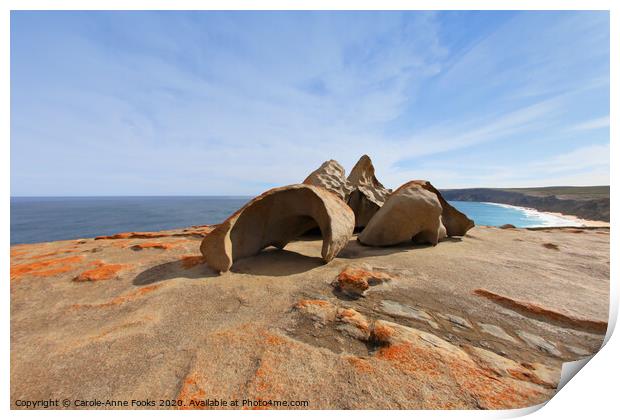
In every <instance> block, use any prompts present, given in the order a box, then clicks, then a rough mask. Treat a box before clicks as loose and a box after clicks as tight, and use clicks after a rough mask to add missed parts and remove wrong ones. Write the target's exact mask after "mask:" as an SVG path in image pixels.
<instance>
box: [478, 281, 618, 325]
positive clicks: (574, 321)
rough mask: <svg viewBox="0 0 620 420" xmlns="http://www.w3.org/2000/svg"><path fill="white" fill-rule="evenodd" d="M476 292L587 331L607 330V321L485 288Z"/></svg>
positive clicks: (529, 313)
mask: <svg viewBox="0 0 620 420" xmlns="http://www.w3.org/2000/svg"><path fill="white" fill-rule="evenodd" d="M474 294H476V295H478V296H483V297H485V298H487V299H490V300H492V301H494V302H495V303H498V304H500V305H502V306H505V307H507V308H510V309H513V310H516V311H518V312H522V313H525V314H527V315H530V316H531V315H536V316H539V317H541V318H544V319H545V320H547V321H555V322H558V323H561V324H564V325H567V326H570V327H573V328H578V329H584V330H587V331H592V332H597V333H602V334H604V333H605V332H606V331H607V322H605V321H597V320H592V319H584V318H578V317H575V316H572V315H568V314H563V313H560V312H557V311H554V310H552V309H548V308H544V307H542V306H539V305H536V304H534V303H530V302H523V301H518V300H515V299H512V298H509V297H507V296H502V295H498V294H497V293H493V292H491V291H488V290H485V289H476V290H474Z"/></svg>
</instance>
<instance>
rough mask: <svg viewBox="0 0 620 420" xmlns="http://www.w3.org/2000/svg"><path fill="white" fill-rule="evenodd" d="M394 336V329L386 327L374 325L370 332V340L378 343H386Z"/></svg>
mask: <svg viewBox="0 0 620 420" xmlns="http://www.w3.org/2000/svg"><path fill="white" fill-rule="evenodd" d="M393 336H394V329H393V328H391V327H388V326H387V325H383V324H379V325H375V326H374V328H373V330H372V338H373V339H374V340H375V341H377V342H379V343H388V342H389V341H390V339H391V338H392V337H393Z"/></svg>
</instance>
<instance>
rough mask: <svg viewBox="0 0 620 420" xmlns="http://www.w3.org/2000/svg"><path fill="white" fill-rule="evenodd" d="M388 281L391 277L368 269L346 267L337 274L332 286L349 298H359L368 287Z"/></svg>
mask: <svg viewBox="0 0 620 420" xmlns="http://www.w3.org/2000/svg"><path fill="white" fill-rule="evenodd" d="M390 280H392V277H391V276H390V275H389V274H387V273H383V272H380V271H373V270H372V269H371V268H370V267H365V266H364V267H351V266H348V267H346V268H345V269H344V270H342V271H341V272H340V274H338V277H336V280H334V282H333V283H332V285H333V286H334V287H336V288H337V289H338V290H340V291H341V292H343V293H345V294H347V295H349V296H351V297H360V296H363V295H364V294H365V293H366V291H367V290H368V288H369V287H370V286H374V285H376V284H379V283H383V282H386V281H390Z"/></svg>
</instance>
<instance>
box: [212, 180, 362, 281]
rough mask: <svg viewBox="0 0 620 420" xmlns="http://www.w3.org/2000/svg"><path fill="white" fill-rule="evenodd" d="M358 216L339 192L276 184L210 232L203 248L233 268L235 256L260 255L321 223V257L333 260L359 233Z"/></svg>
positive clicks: (217, 263) (219, 265)
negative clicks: (357, 229) (266, 249)
mask: <svg viewBox="0 0 620 420" xmlns="http://www.w3.org/2000/svg"><path fill="white" fill-rule="evenodd" d="M354 224H355V215H354V214H353V211H351V209H350V208H349V207H348V206H347V205H346V204H345V203H344V202H343V201H342V200H340V199H339V198H338V197H336V196H335V195H334V194H332V193H330V192H329V191H327V190H325V189H323V188H320V187H315V186H313V185H306V184H295V185H289V186H286V187H280V188H274V189H271V190H269V191H267V192H264V193H263V194H261V195H259V196H258V197H255V198H254V199H252V200H251V201H250V202H248V203H247V204H246V205H245V206H243V207H242V208H241V209H239V210H237V212H235V213H234V214H233V215H232V216H230V217H229V218H228V219H226V220H225V221H224V222H223V223H221V224H220V225H218V226H217V227H216V228H215V229H214V230H213V231H212V232H210V233H209V234H207V236H205V238H204V239H203V241H202V243H201V245H200V251H201V252H202V255H203V256H204V257H205V261H206V263H207V265H208V266H209V267H211V268H213V269H214V270H217V271H220V272H222V271H228V270H229V269H230V267H231V266H232V264H233V261H235V260H237V259H239V258H244V257H248V256H251V255H255V254H257V253H259V252H260V251H261V250H262V249H264V248H266V247H268V246H275V247H277V248H280V249H282V248H284V246H285V245H286V244H287V243H289V242H290V241H292V240H293V239H295V238H296V237H298V236H300V235H301V234H303V233H304V232H306V231H308V230H310V229H312V228H314V227H317V226H318V227H319V229H320V230H321V234H322V236H323V248H322V251H321V256H322V257H323V260H324V261H325V262H329V261H331V260H332V259H333V258H334V257H335V256H336V255H337V254H338V253H339V252H340V251H341V250H342V249H343V248H344V247H345V246H346V244H347V243H348V241H349V239H350V238H351V235H352V234H353V227H354Z"/></svg>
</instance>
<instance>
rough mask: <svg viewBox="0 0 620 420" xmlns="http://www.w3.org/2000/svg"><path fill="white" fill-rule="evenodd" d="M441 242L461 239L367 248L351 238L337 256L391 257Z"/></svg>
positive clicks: (452, 240) (348, 257)
mask: <svg viewBox="0 0 620 420" xmlns="http://www.w3.org/2000/svg"><path fill="white" fill-rule="evenodd" d="M442 242H461V238H445V239H442V240H441V241H440V242H439V243H438V244H437V245H430V244H416V243H414V242H407V243H402V244H398V245H391V246H369V245H363V244H362V243H361V242H359V241H358V240H357V238H353V239H351V240H350V241H349V243H348V244H347V246H346V247H345V248H344V249H343V250H342V251H340V253H339V254H338V257H339V258H345V259H356V258H364V257H375V256H381V255H391V254H395V253H397V252H407V251H411V250H413V249H424V248H432V247H433V246H441V244H442Z"/></svg>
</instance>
